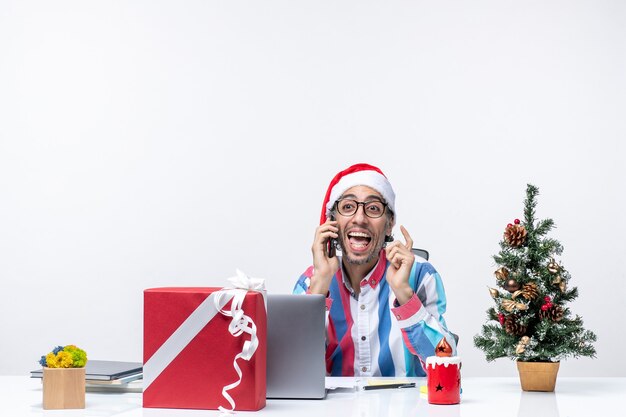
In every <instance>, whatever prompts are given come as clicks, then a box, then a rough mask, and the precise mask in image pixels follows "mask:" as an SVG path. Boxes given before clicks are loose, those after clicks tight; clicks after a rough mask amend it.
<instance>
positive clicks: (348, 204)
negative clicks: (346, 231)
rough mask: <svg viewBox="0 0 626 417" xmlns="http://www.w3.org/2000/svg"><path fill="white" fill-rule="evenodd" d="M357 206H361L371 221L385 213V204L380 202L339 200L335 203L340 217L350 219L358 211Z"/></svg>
mask: <svg viewBox="0 0 626 417" xmlns="http://www.w3.org/2000/svg"><path fill="white" fill-rule="evenodd" d="M359 206H363V213H365V215H366V216H367V217H369V218H371V219H377V218H379V217H380V216H382V215H383V214H384V213H385V208H387V203H383V202H382V201H378V200H374V201H356V200H351V199H347V198H346V199H341V200H338V201H337V202H336V203H335V207H337V211H338V212H339V214H341V215H342V216H346V217H350V216H354V215H355V214H356V212H357V210H358V209H359Z"/></svg>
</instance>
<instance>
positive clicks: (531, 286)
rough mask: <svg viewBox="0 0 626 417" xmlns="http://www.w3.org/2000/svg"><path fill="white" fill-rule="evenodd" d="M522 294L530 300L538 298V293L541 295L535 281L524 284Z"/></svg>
mask: <svg viewBox="0 0 626 417" xmlns="http://www.w3.org/2000/svg"><path fill="white" fill-rule="evenodd" d="M520 295H521V296H522V297H524V298H525V299H527V300H528V301H530V300H534V299H535V298H537V295H539V290H538V289H537V284H535V283H534V282H529V283H528V284H524V286H522V289H521V293H520Z"/></svg>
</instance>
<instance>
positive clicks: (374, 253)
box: [337, 236, 385, 265]
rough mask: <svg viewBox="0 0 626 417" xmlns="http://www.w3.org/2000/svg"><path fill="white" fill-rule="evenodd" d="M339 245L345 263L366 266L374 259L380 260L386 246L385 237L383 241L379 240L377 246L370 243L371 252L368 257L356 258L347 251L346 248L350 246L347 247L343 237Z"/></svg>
mask: <svg viewBox="0 0 626 417" xmlns="http://www.w3.org/2000/svg"><path fill="white" fill-rule="evenodd" d="M337 243H338V244H339V248H340V249H341V253H342V258H343V260H344V261H345V262H347V263H349V264H352V265H365V264H367V263H369V262H371V261H372V260H374V259H378V256H379V254H380V250H381V249H382V248H383V245H384V244H385V239H384V237H383V238H382V239H381V238H379V241H378V242H376V244H373V242H370V245H372V246H371V249H370V252H369V253H368V254H367V256H366V257H365V258H362V257H359V258H354V257H352V256H351V255H350V253H349V252H348V251H347V250H345V249H344V248H345V247H347V246H348V245H349V244H348V245H345V243H344V240H343V236H342V237H340V238H339V240H338V241H337Z"/></svg>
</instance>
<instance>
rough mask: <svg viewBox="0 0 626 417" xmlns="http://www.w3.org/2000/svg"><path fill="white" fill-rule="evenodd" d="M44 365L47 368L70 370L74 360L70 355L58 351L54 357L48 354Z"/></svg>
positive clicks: (52, 354)
mask: <svg viewBox="0 0 626 417" xmlns="http://www.w3.org/2000/svg"><path fill="white" fill-rule="evenodd" d="M46 363H47V364H48V367H49V368H71V367H72V364H73V363H74V358H73V357H72V354H71V353H68V352H64V351H60V352H59V353H57V354H56V355H55V354H54V353H48V354H47V355H46Z"/></svg>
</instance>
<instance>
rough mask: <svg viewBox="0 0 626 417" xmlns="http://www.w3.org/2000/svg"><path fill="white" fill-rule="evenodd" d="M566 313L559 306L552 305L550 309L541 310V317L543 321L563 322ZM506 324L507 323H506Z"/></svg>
mask: <svg viewBox="0 0 626 417" xmlns="http://www.w3.org/2000/svg"><path fill="white" fill-rule="evenodd" d="M563 315H564V311H563V309H562V308H561V307H559V306H557V305H551V306H550V307H548V308H546V309H545V310H544V309H541V310H539V317H541V319H542V320H543V319H550V320H552V321H561V319H562V318H563ZM505 324H506V323H505Z"/></svg>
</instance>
